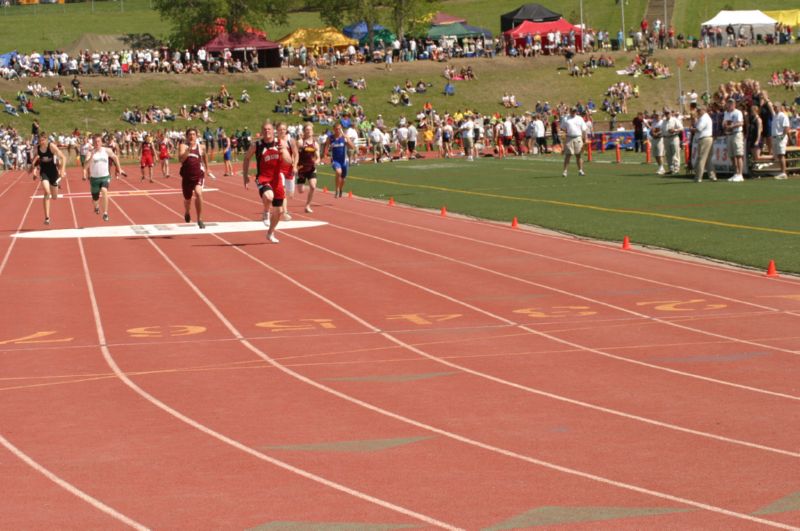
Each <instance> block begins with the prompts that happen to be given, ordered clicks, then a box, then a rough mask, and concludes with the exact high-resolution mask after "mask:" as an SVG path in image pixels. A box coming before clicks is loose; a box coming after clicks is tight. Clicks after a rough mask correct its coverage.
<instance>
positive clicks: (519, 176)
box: [320, 153, 800, 273]
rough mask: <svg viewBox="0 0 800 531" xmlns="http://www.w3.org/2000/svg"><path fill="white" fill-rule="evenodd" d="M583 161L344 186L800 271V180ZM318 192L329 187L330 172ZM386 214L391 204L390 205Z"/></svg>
mask: <svg viewBox="0 0 800 531" xmlns="http://www.w3.org/2000/svg"><path fill="white" fill-rule="evenodd" d="M596 160H598V161H603V160H604V161H605V162H594V163H591V164H588V165H587V175H586V176H583V177H579V176H578V175H577V170H576V168H575V165H574V163H572V165H571V166H570V170H569V171H570V175H569V177H567V178H566V179H565V178H563V177H562V176H561V169H562V159H561V158H560V157H556V156H545V157H543V158H542V159H536V158H535V157H534V158H531V159H529V158H527V157H519V158H517V157H511V158H506V159H481V160H478V161H475V162H467V161H465V160H463V159H436V160H429V161H412V162H394V163H385V164H378V165H373V164H367V165H359V166H355V167H351V169H350V176H349V177H348V184H347V187H348V189H351V190H352V191H353V193H354V194H356V195H359V196H367V197H374V198H379V199H382V200H384V201H387V200H388V198H389V197H393V198H394V199H395V201H397V202H403V203H407V204H410V205H415V206H419V207H425V208H431V209H435V210H439V209H440V208H441V207H442V206H446V207H447V210H448V212H450V213H456V212H458V213H461V214H467V215H470V216H475V217H480V218H486V219H491V220H497V221H500V222H503V223H506V224H510V223H511V220H512V219H513V218H514V217H517V218H518V220H519V222H520V223H527V224H532V225H537V226H540V227H546V228H549V229H554V230H558V231H564V232H569V233H572V234H578V235H581V236H588V237H592V238H598V239H603V240H611V241H617V242H621V241H622V239H623V237H624V236H626V235H627V236H629V237H630V239H631V241H632V242H634V243H636V244H643V245H651V246H656V247H661V248H666V249H672V250H676V251H682V252H688V253H692V254H697V255H703V256H707V257H711V258H714V259H719V260H724V261H729V262H734V263H738V264H744V265H748V266H753V267H756V268H766V266H767V264H768V262H769V260H771V259H774V260H775V261H776V262H777V264H778V267H779V268H780V270H781V271H784V272H789V271H791V272H794V273H800V216H798V214H797V212H798V210H797V209H798V202H799V201H800V180H797V179H794V180H789V181H775V180H772V179H762V180H753V181H748V182H745V183H743V184H738V185H737V184H734V183H728V182H723V181H718V182H716V183H711V182H703V183H701V184H696V183H694V182H693V181H692V180H691V178H688V177H659V176H657V175H655V166H653V165H649V166H647V165H644V164H642V163H643V157H642V156H639V155H635V154H633V153H626V154H625V155H624V159H623V162H624V163H623V164H621V165H620V164H614V163H610V162H611V161H610V154H608V153H607V154H606V156H605V157H603V156H600V157H598V158H597V159H596ZM322 173H323V179H321V184H320V186H329V187H332V186H333V184H332V183H333V180H332V178H331V172H330V169H329V168H326V169H325V170H323V172H322ZM387 208H388V207H387Z"/></svg>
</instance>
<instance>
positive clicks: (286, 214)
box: [281, 212, 292, 221]
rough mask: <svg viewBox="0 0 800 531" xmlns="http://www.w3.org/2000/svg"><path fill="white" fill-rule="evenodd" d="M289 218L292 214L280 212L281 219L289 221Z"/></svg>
mask: <svg viewBox="0 0 800 531" xmlns="http://www.w3.org/2000/svg"><path fill="white" fill-rule="evenodd" d="M291 219H292V215H291V214H289V213H288V212H284V213H283V214H281V221H289V220H291Z"/></svg>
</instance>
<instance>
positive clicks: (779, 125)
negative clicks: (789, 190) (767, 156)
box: [772, 103, 790, 180]
mask: <svg viewBox="0 0 800 531" xmlns="http://www.w3.org/2000/svg"><path fill="white" fill-rule="evenodd" d="M772 108H773V112H774V114H775V116H774V117H773V118H772V152H773V153H774V154H775V157H776V158H777V159H778V162H779V163H780V165H781V173H780V174H779V175H776V176H775V178H776V179H780V180H783V179H786V145H787V144H788V143H789V130H790V125H789V117H788V116H787V115H786V105H784V104H782V103H773V104H772Z"/></svg>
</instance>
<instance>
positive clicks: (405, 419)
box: [148, 198, 797, 530]
mask: <svg viewBox="0 0 800 531" xmlns="http://www.w3.org/2000/svg"><path fill="white" fill-rule="evenodd" d="M152 201H154V202H156V203H158V204H160V205H161V206H163V207H164V208H165V209H167V210H170V211H172V212H175V213H176V214H179V213H178V212H177V211H175V210H174V209H172V208H171V207H169V206H167V205H165V204H163V203H161V202H160V201H159V200H157V199H155V198H152ZM214 206H215V207H216V208H218V209H220V210H222V211H224V212H227V213H230V214H232V215H235V216H238V217H242V218H243V217H244V216H241V215H240V214H237V213H235V212H232V211H230V210H227V209H225V208H224V207H220V206H218V205H214ZM213 236H214V238H217V239H218V240H220V241H222V242H223V243H226V244H228V245H230V244H231V242H229V241H228V240H226V239H225V238H223V237H222V236H219V235H216V234H215V235H213ZM291 238H293V239H297V240H300V241H303V240H302V239H300V238H298V237H296V236H291ZM148 241H150V242H151V243H152V245H153V246H154V247H156V249H157V250H158V251H159V253H160V254H161V255H162V257H163V258H164V260H165V261H167V263H169V264H170V265H171V266H172V268H173V269H174V270H175V271H176V273H178V274H179V275H180V276H181V277H182V278H183V279H184V281H185V282H186V283H187V285H189V287H190V288H191V289H192V290H193V291H194V292H195V294H197V296H198V297H199V298H200V299H201V300H202V301H203V302H204V303H205V304H206V306H207V307H208V308H209V309H210V310H211V311H212V312H213V313H214V314H215V315H216V316H217V318H218V319H219V320H220V322H222V324H223V325H224V326H225V327H226V328H228V330H229V331H230V332H231V333H232V334H233V335H234V336H235V337H237V339H239V341H240V342H241V344H242V345H244V346H245V347H247V348H248V349H249V350H250V351H252V352H253V353H254V354H256V355H257V356H258V357H260V358H261V359H263V360H264V361H266V362H267V363H269V364H270V365H272V366H273V367H275V368H276V369H278V370H280V371H281V372H283V373H285V374H287V375H289V376H291V377H293V378H296V379H298V380H300V381H302V382H304V383H306V384H308V385H310V386H312V387H315V388H317V389H319V390H322V391H324V392H327V393H330V394H332V395H333V396H336V397H338V398H341V399H342V400H345V401H348V402H351V403H353V404H357V405H359V406H361V407H363V408H365V409H368V410H370V411H374V412H376V413H379V414H382V415H385V416H387V417H389V418H393V419H396V420H399V421H401V422H405V423H407V424H410V425H412V426H416V427H418V428H421V429H424V430H427V431H430V432H432V433H436V434H438V435H442V436H443V437H447V438H450V439H453V440H456V441H459V442H462V443H465V444H468V445H472V446H475V447H477V448H482V449H484V450H488V451H490V452H494V453H498V454H501V455H505V456H507V457H511V458H514V459H519V460H521V461H525V462H528V463H532V464H535V465H539V466H541V467H544V468H548V469H551V470H556V471H558V472H563V473H566V474H569V475H574V476H578V477H581V478H584V479H590V480H593V481H596V482H599V483H603V484H606V485H611V486H614V487H618V488H621V489H625V490H630V491H633V492H637V493H640V494H647V495H650V496H654V497H658V498H661V499H664V500H669V501H673V502H677V503H682V504H685V505H689V506H692V507H696V508H699V509H704V510H707V511H710V512H715V513H718V514H724V515H726V516H731V517H733V518H739V519H742V520H747V521H751V522H757V523H761V524H764V525H767V526H771V527H776V528H779V529H792V530H794V529H797V528H794V527H792V526H788V525H786V524H782V523H780V522H775V521H772V520H765V519H763V518H758V517H755V516H751V515H748V514H744V513H738V512H736V511H731V510H729V509H724V508H722V507H717V506H714V505H710V504H706V503H703V502H698V501H695V500H690V499H688V498H682V497H679V496H673V495H671V494H667V493H663V492H659V491H655V490H651V489H647V488H644V487H639V486H636V485H632V484H629V483H624V482H620V481H616V480H613V479H609V478H605V477H603V476H598V475H595V474H591V473H588V472H583V471H581V470H577V469H573V468H569V467H565V466H561V465H558V464H555V463H551V462H549V461H543V460H540V459H536V458H534V457H530V456H527V455H524V454H519V453H517V452H513V451H511V450H506V449H504V448H500V447H496V446H493V445H490V444H487V443H483V442H480V441H477V440H475V439H471V438H468V437H465V436H462V435H458V434H456V433H453V432H449V431H446V430H443V429H440V428H436V427H435V426H431V425H429V424H425V423H423V422H420V421H417V420H414V419H412V418H409V417H405V416H403V415H400V414H398V413H395V412H392V411H389V410H386V409H384V408H382V407H380V406H376V405H374V404H371V403H369V402H365V401H363V400H360V399H358V398H355V397H353V396H350V395H348V394H346V393H343V392H341V391H338V390H336V389H334V388H332V387H328V386H326V385H324V384H321V383H319V382H317V381H315V380H312V379H310V378H308V377H306V376H304V375H302V374H300V373H298V372H295V371H293V370H292V369H290V368H288V367H286V366H284V365H282V364H280V363H278V362H277V361H276V360H274V359H273V358H271V357H270V356H269V355H268V354H266V353H265V352H263V351H262V350H260V349H259V348H258V347H256V346H255V345H253V344H251V343H250V342H249V341H247V339H245V338H244V336H243V335H242V334H241V333H240V332H239V331H238V329H236V327H235V326H234V325H233V323H231V322H230V321H229V320H228V319H227V317H225V315H224V314H223V313H222V312H221V310H219V309H218V308H217V307H216V305H214V303H213V302H211V300H210V299H208V297H206V296H205V294H204V293H203V292H202V291H201V290H200V288H198V287H197V286H196V285H195V284H194V283H193V282H192V281H191V280H190V279H189V278H188V277H186V275H185V274H184V273H183V272H182V271H181V270H180V268H178V266H177V265H176V264H175V263H174V262H172V260H171V259H170V258H169V257H168V256H167V255H166V254H165V253H164V252H163V251H162V250H161V249H160V248H159V247H158V246H157V245H155V243H153V242H152V240H148ZM233 249H234V250H235V251H237V252H239V253H241V254H243V255H244V256H246V257H247V258H249V259H250V260H253V261H254V262H256V263H258V264H260V265H262V266H263V267H264V268H266V269H268V270H269V271H271V272H273V273H275V274H276V275H278V276H280V277H282V278H283V279H284V280H286V281H288V282H290V283H292V284H294V285H295V286H297V287H298V288H300V289H301V290H303V291H305V292H306V293H308V294H310V295H312V296H313V297H316V298H318V299H320V300H321V301H323V302H325V303H326V304H328V305H329V306H331V307H332V308H334V309H336V310H337V311H339V312H340V313H342V314H344V315H346V316H348V317H350V318H351V319H353V320H354V321H356V322H358V323H360V324H361V325H363V326H364V327H366V328H368V329H370V330H373V331H375V332H377V333H379V334H380V335H382V336H383V337H385V338H386V339H387V340H389V341H391V342H393V343H395V344H397V345H399V346H401V347H403V348H406V349H408V350H410V351H412V352H416V353H418V354H419V355H421V356H424V357H427V358H429V359H432V360H434V361H440V362H441V363H443V364H445V365H447V364H448V363H447V362H445V361H444V360H440V359H439V358H435V357H433V356H430V355H429V354H427V353H425V352H423V351H421V350H420V349H417V348H416V347H414V346H413V345H409V344H407V343H404V342H403V341H401V340H399V339H397V338H395V337H393V336H392V335H391V334H388V333H386V332H382V331H380V330H379V329H378V328H377V327H375V326H373V325H372V324H370V323H368V322H367V321H365V320H363V319H362V318H360V317H359V316H357V315H355V314H353V313H352V312H350V311H349V310H347V309H345V308H344V307H342V306H340V305H338V304H337V303H335V302H334V301H332V300H330V299H328V298H326V297H325V296H324V295H322V294H320V293H318V292H316V291H314V290H312V289H310V288H308V287H306V286H304V285H303V284H301V283H300V282H298V281H296V280H295V279H293V278H291V277H290V276H288V275H286V274H285V273H283V272H282V271H279V270H277V269H275V268H273V267H272V266H270V265H269V264H267V263H266V262H264V261H262V260H260V259H259V258H257V257H255V256H253V255H252V254H250V253H249V252H247V251H244V250H243V249H241V248H239V247H233ZM455 367H456V368H458V366H455ZM467 371H469V372H475V371H471V370H469V369H467Z"/></svg>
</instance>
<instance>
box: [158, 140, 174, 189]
mask: <svg viewBox="0 0 800 531" xmlns="http://www.w3.org/2000/svg"><path fill="white" fill-rule="evenodd" d="M171 149H172V142H170V141H169V138H167V136H166V135H165V134H163V133H162V134H161V135H160V136H159V139H158V160H159V162H160V163H161V175H162V176H163V177H164V178H165V179H168V178H169V152H170V150H171Z"/></svg>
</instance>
